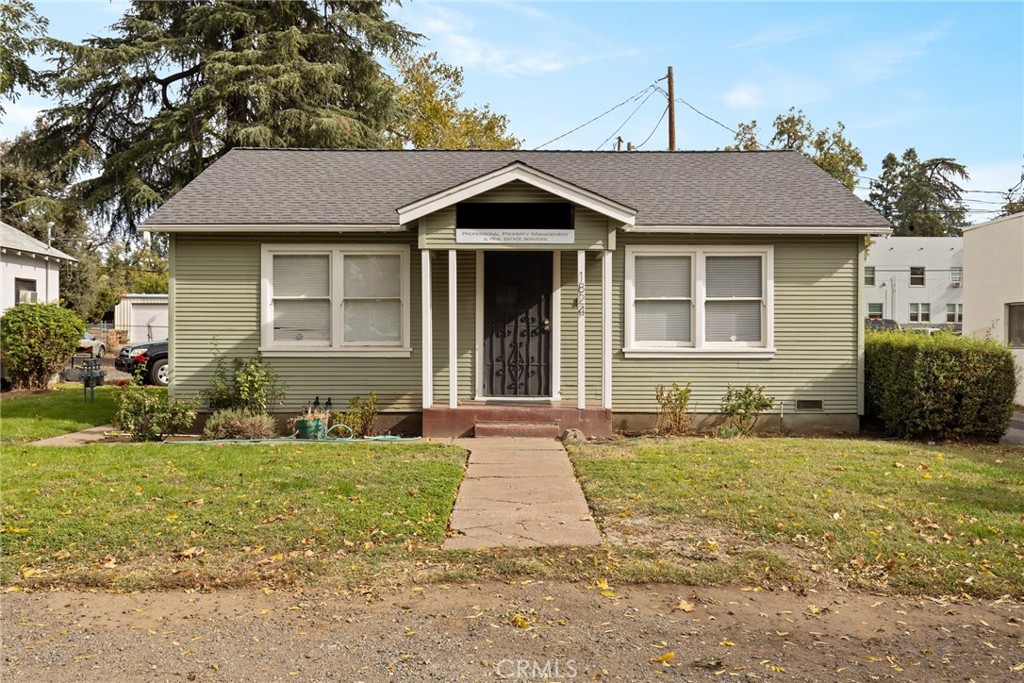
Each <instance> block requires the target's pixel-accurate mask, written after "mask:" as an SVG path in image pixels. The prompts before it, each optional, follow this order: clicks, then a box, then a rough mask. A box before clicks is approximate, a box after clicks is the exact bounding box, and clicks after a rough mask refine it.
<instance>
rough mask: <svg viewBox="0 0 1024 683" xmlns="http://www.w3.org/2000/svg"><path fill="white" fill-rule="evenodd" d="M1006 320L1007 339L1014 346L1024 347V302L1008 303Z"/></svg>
mask: <svg viewBox="0 0 1024 683" xmlns="http://www.w3.org/2000/svg"><path fill="white" fill-rule="evenodd" d="M1006 321H1007V330H1006V341H1008V342H1009V343H1010V346H1012V347H1014V348H1017V349H1021V348H1024V304H1008V305H1007V306H1006Z"/></svg>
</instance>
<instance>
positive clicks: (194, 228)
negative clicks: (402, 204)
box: [142, 223, 408, 235]
mask: <svg viewBox="0 0 1024 683" xmlns="http://www.w3.org/2000/svg"><path fill="white" fill-rule="evenodd" d="M142 229H144V230H147V231H149V232H166V233H172V232H200V233H204V232H209V233H225V234H229V235H230V234H232V233H236V232H237V233H243V234H249V233H253V232H296V231H301V232H316V233H322V232H338V233H340V232H407V231H408V228H407V227H406V226H404V225H395V224H391V223H386V224H375V225H365V224H356V223H352V224H344V223H338V224H336V225H323V224H321V223H314V224H308V223H282V224H280V225H266V224H262V225H221V224H210V225H193V224H185V225H153V226H150V225H147V226H144V227H143V228H142Z"/></svg>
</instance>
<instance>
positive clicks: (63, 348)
mask: <svg viewBox="0 0 1024 683" xmlns="http://www.w3.org/2000/svg"><path fill="white" fill-rule="evenodd" d="M84 333H85V322H84V321H83V320H82V319H81V318H79V317H78V315H76V314H75V312H74V311H71V310H68V309H66V308H63V307H62V306H59V305H58V304H21V305H19V306H15V307H14V308H11V309H8V311H7V312H6V313H4V315H3V317H2V318H0V364H3V367H4V372H5V373H6V374H7V377H8V378H9V379H10V380H11V385H12V386H13V387H14V388H15V389H45V388H46V387H48V386H49V385H50V381H51V380H52V379H53V377H54V375H56V374H57V373H58V372H60V371H61V369H62V368H63V367H64V365H65V364H66V363H67V362H68V358H70V357H71V355H72V354H73V353H74V352H75V349H76V348H77V347H78V340H79V339H81V338H82V335H83V334H84Z"/></svg>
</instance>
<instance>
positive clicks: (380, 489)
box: [0, 444, 465, 587]
mask: <svg viewBox="0 0 1024 683" xmlns="http://www.w3.org/2000/svg"><path fill="white" fill-rule="evenodd" d="M464 463H465V452H464V451H462V450H461V449H458V448H454V447H446V446H439V445H430V444H420V445H394V444H345V445H336V444H335V445H328V444H274V445H227V446H212V445H205V446H204V445H195V444H182V445H172V444H162V445H161V444H136V445H121V446H110V445H96V446H88V447H82V448H74V449H71V448H59V447H39V446H23V447H20V448H18V447H15V448H11V447H6V448H4V449H3V454H2V464H3V471H4V475H5V476H4V479H5V482H4V491H3V502H2V505H0V528H2V531H3V534H2V536H0V549H2V558H0V581H2V582H3V583H5V584H9V583H12V582H19V581H20V582H21V583H23V584H26V585H32V584H37V585H38V584H54V583H58V584H60V583H63V584H79V585H106V586H114V587H118V586H120V587H131V586H144V587H160V586H162V585H173V584H174V582H175V581H181V582H184V583H195V582H198V583H206V582H218V581H219V582H222V583H223V582H227V583H247V582H251V581H254V580H260V579H268V578H273V577H274V576H275V574H276V575H278V576H281V575H283V574H287V573H288V572H308V573H313V574H316V573H322V572H323V571H325V569H324V568H325V567H326V568H330V567H335V568H336V567H337V566H339V565H344V564H345V563H351V562H352V561H353V558H356V557H357V556H358V558H360V561H365V560H366V559H367V558H374V557H375V556H378V557H379V558H383V559H388V558H397V557H400V556H401V555H402V553H405V552H411V551H414V550H415V549H416V548H417V547H419V546H421V545H427V546H432V547H437V546H440V543H441V541H442V539H443V537H444V533H445V529H446V527H447V521H448V515H449V512H450V510H451V507H452V505H453V503H454V500H455V493H456V491H457V489H458V486H459V482H460V481H461V477H462V472H463V468H464ZM175 577H177V578H175ZM168 582H170V584H168Z"/></svg>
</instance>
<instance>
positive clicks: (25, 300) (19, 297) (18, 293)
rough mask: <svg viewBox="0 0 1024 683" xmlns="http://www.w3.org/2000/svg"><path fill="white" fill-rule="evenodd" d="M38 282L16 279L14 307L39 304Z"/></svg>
mask: <svg viewBox="0 0 1024 683" xmlns="http://www.w3.org/2000/svg"><path fill="white" fill-rule="evenodd" d="M37 296H38V295H37V294H36V281H35V280H28V279H24V278H20V277H16V278H14V305H15V306H17V305H18V304H34V303H37V301H38V300H37Z"/></svg>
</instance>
